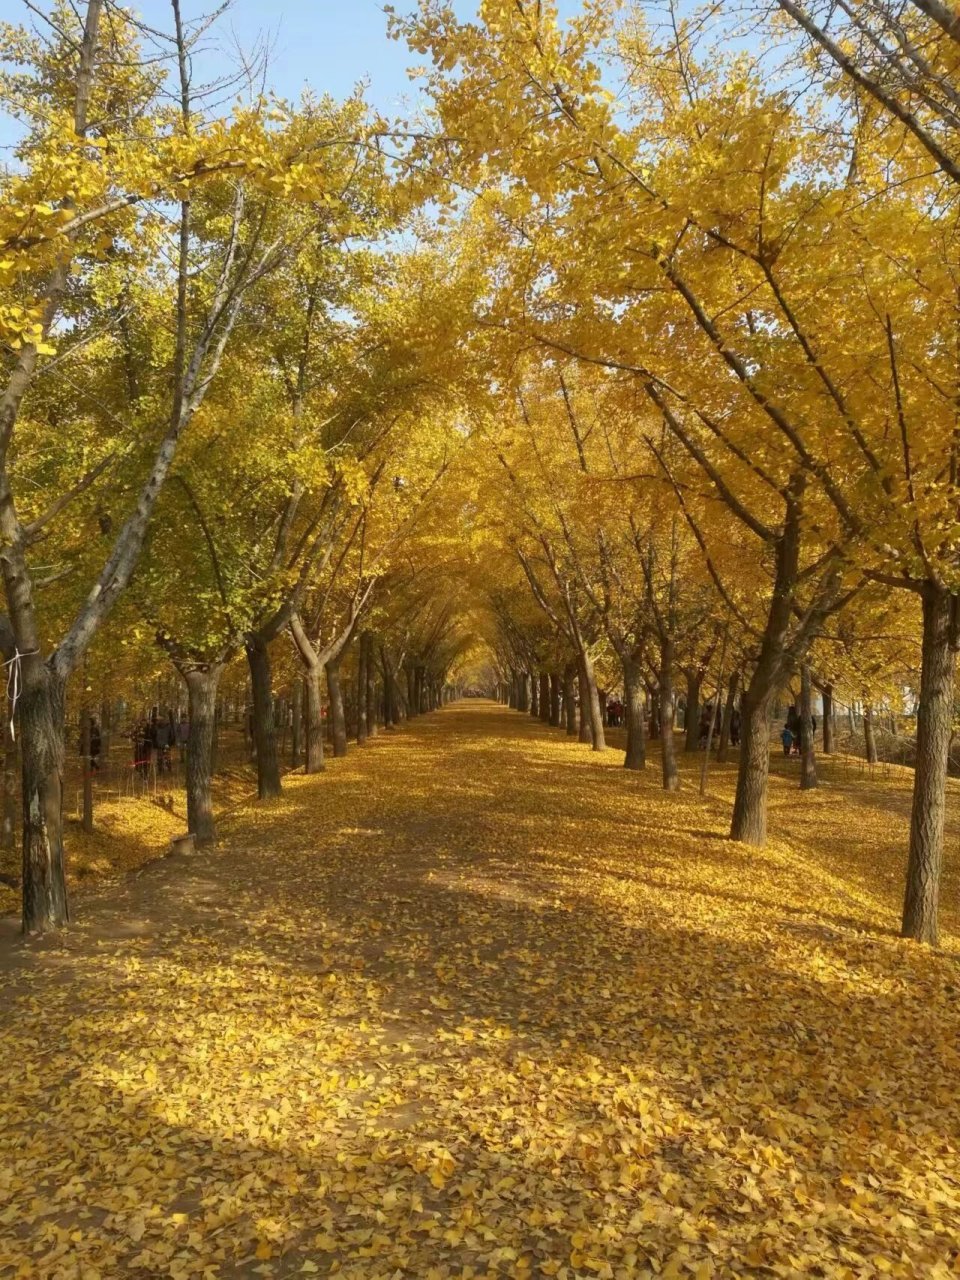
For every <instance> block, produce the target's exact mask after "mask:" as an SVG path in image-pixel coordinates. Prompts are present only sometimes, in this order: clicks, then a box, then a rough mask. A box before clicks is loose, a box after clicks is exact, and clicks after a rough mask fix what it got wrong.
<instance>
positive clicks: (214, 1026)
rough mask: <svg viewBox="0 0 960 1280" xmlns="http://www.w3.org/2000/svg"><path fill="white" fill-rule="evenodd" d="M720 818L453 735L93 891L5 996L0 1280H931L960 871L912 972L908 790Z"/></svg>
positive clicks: (954, 1176)
mask: <svg viewBox="0 0 960 1280" xmlns="http://www.w3.org/2000/svg"><path fill="white" fill-rule="evenodd" d="M652 772H653V771H651V773H652ZM691 781H692V779H691ZM731 787H732V775H731V773H730V772H729V771H728V770H726V769H722V770H718V771H717V772H716V773H715V774H714V775H713V780H712V783H711V792H712V793H713V795H712V798H711V799H709V800H708V801H706V802H703V801H700V800H699V798H697V797H696V796H695V795H694V787H693V786H692V785H690V786H688V787H687V788H686V789H685V790H684V791H682V792H681V793H680V795H679V796H672V797H671V796H666V795H664V794H663V793H662V792H661V791H660V790H659V789H658V788H657V786H656V779H655V777H653V776H647V777H643V778H640V779H637V778H636V777H635V776H631V775H627V774H625V773H624V771H623V769H622V768H620V760H619V755H618V754H616V753H613V752H610V753H607V754H606V755H603V756H600V757H595V756H588V755H586V754H585V753H583V751H582V749H581V748H578V747H577V746H576V745H575V744H572V743H570V742H569V741H567V740H566V739H565V738H564V737H563V736H561V735H560V734H559V733H557V732H556V731H551V730H547V729H545V728H543V727H542V726H540V725H539V724H537V723H535V722H532V721H530V720H529V719H527V718H524V717H520V716H518V715H517V714H516V713H511V712H507V711H503V710H498V709H495V708H493V707H491V706H490V705H489V704H487V705H476V704H475V705H469V704H468V705H466V706H463V705H461V706H460V707H459V708H456V709H454V710H452V711H448V712H445V713H442V714H441V715H440V716H438V717H434V718H432V719H429V720H424V721H419V722H417V723H416V724H415V726H414V727H413V729H412V730H411V732H410V733H408V734H404V735H401V736H388V737H384V736H381V737H380V738H378V739H377V740H376V742H375V743H374V744H372V746H371V748H370V749H369V750H367V751H365V752H362V753H358V754H356V755H354V756H352V757H350V758H349V759H348V760H346V761H343V762H340V761H338V762H337V763H336V766H335V767H333V768H331V770H330V772H328V774H327V775H326V776H325V777H324V778H323V779H322V780H321V779H317V778H297V779H290V780H289V783H288V787H287V791H286V793H285V796H284V798H283V799H282V800H280V801H277V802H275V803H273V804H271V805H270V806H266V807H264V806H255V805H254V804H253V803H250V804H249V805H245V806H240V807H239V808H237V809H236V810H235V811H234V812H233V814H232V815H231V817H230V818H229V819H228V821H227V842H226V849H225V851H224V852H223V853H222V854H220V855H215V856H212V857H209V858H206V857H205V858H203V859H197V861H196V862H195V863H194V864H192V865H191V866H190V867H187V868H184V867H183V866H182V865H181V866H179V867H177V868H176V872H175V874H169V875H166V874H163V873H161V874H159V875H158V874H151V875H150V876H148V877H144V878H142V879H139V880H137V881H135V882H133V886H132V887H131V888H130V890H129V892H128V894H127V895H126V896H125V897H124V899H123V905H122V908H121V911H122V920H121V923H125V922H126V921H127V919H128V918H129V917H131V916H133V917H134V918H136V919H138V920H141V921H142V922H143V924H142V928H141V932H140V933H139V934H137V935H136V936H130V934H129V932H128V931H124V930H123V929H122V928H121V929H120V930H118V929H117V928H116V927H115V925H116V923H117V922H116V920H115V919H114V917H113V916H112V914H111V911H110V896H109V895H107V897H106V898H104V897H102V896H100V897H98V901H97V902H96V903H92V904H90V905H89V906H88V907H87V909H86V910H85V915H87V917H88V918H89V919H90V920H91V921H92V926H91V927H90V928H88V929H87V930H84V931H79V932H77V931H75V932H73V933H71V934H69V935H64V938H63V940H62V941H59V942H58V941H54V940H49V939H48V940H47V941H46V942H43V943H35V944H30V947H29V949H28V950H27V952H26V961H25V963H26V964H27V965H28V966H29V982H25V981H24V979H23V975H22V974H21V973H18V972H17V971H14V972H12V973H10V974H9V975H8V976H7V978H6V980H5V982H4V997H3V1001H2V1008H3V1018H4V1034H5V1053H4V1057H3V1063H4V1066H3V1074H2V1080H0V1088H2V1093H3V1097H4V1099H5V1125H4V1137H3V1157H4V1158H3V1161H2V1172H0V1239H2V1244H0V1267H5V1268H6V1271H5V1274H9V1275H13V1276H20V1277H28V1276H29V1277H34V1276H38V1275H42V1276H44V1277H47V1278H49V1280H66V1278H67V1277H70V1278H71V1280H73V1277H78V1276H79V1277H84V1280H95V1277H98V1276H99V1277H104V1278H106V1277H112V1276H117V1275H129V1276H137V1275H143V1276H147V1275H150V1276H171V1277H186V1276H204V1277H219V1276H231V1275H238V1274H243V1275H258V1276H278V1277H279V1276H287V1275H298V1274H307V1275H310V1274H315V1275H329V1274H337V1275H343V1276H354V1277H363V1278H364V1280H374V1278H375V1277H384V1278H385V1277H392V1276H395V1275H407V1276H418V1277H436V1278H439V1277H475V1278H479V1277H481V1276H483V1277H493V1276H498V1275H499V1276H518V1277H523V1276H531V1277H532V1276H536V1275H542V1276H558V1277H563V1278H564V1280H582V1278H586V1277H608V1278H609V1277H615V1278H616V1280H621V1278H625V1277H634V1276H636V1277H640V1276H654V1275H658V1276H672V1277H686V1276H696V1277H709V1276H717V1277H719V1276H728V1275H774V1276H776V1275H779V1276H802V1275H817V1274H819V1275H829V1276H831V1277H850V1278H851V1280H852V1278H853V1277H857V1278H859V1277H862V1276H902V1277H908V1276H910V1277H915V1276H925V1277H927V1276H931V1277H933V1276H947V1275H950V1274H953V1270H952V1268H955V1265H956V1259H957V1238H958V1235H957V1233H958V1229H960V1196H958V1181H960V1159H958V1149H957V1137H956V1135H957V1133H958V1132H960V1114H958V1111H960V1102H958V1095H957V1090H956V1079H957V1069H958V1067H960V1060H958V1049H957V1037H956V1034H955V1032H956V1004H955V1001H956V973H955V958H954V957H953V955H952V954H950V951H949V948H950V947H951V946H952V947H954V948H955V947H956V944H957V939H958V934H960V929H958V926H960V919H958V917H957V912H956V909H955V904H956V901H957V895H956V881H957V871H958V868H957V866H956V863H955V861H954V860H951V865H950V867H949V872H948V878H947V879H948V885H949V888H950V891H949V892H948V894H947V895H946V897H947V899H948V901H949V902H950V904H951V908H950V910H949V911H948V912H947V913H945V914H946V915H947V918H946V919H945V921H944V924H945V926H946V927H947V928H948V929H949V930H950V933H949V935H948V949H947V952H946V953H940V954H936V953H932V952H929V951H925V950H922V949H920V948H917V947H915V946H913V945H911V944H908V943H903V942H900V941H897V940H895V939H894V938H893V936H892V933H893V929H894V927H895V925H896V920H897V905H898V895H899V857H900V854H899V849H900V847H901V844H902V840H903V828H904V826H905V822H906V812H907V802H908V778H907V775H906V774H904V775H903V776H901V775H899V774H898V773H897V771H895V770H894V771H892V772H891V775H890V777H888V778H887V779H886V780H885V781H884V785H883V788H882V790H880V789H878V788H875V787H874V786H873V785H872V783H871V781H870V779H869V778H868V777H866V776H865V777H863V778H862V779H861V778H860V777H859V776H857V775H856V774H851V775H850V777H849V778H847V779H846V780H838V781H836V782H834V783H833V784H828V785H825V786H824V787H823V788H822V789H821V791H820V792H818V793H817V794H816V795H814V796H809V795H808V796H804V797H803V798H802V808H801V798H800V797H799V794H798V793H796V792H795V791H794V789H793V785H792V782H791V781H787V780H784V779H778V778H775V779H774V783H773V795H772V827H773V831H774V837H775V838H774V840H773V841H772V842H771V845H770V847H769V848H768V849H766V850H764V851H756V850H750V851H747V850H745V849H744V848H741V847H737V846H732V845H730V844H729V843H728V842H727V841H725V840H724V839H723V838H722V832H723V830H724V828H725V816H726V809H727V803H728V797H729V792H730V790H731ZM851 813H856V822H855V823H854V822H851V818H850V815H851ZM956 835H957V832H956V831H955V830H954V831H953V832H952V833H951V835H950V839H949V847H950V848H951V849H952V848H954V847H955V844H956ZM38 1117H40V1118H42V1119H41V1120H40V1121H39V1122H38Z"/></svg>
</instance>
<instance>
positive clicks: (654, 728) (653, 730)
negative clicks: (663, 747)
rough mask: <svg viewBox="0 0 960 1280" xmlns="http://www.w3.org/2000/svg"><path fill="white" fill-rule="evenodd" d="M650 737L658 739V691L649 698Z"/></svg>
mask: <svg viewBox="0 0 960 1280" xmlns="http://www.w3.org/2000/svg"><path fill="white" fill-rule="evenodd" d="M650 737H651V738H659V737H660V690H659V689H657V691H656V693H653V694H651V696H650Z"/></svg>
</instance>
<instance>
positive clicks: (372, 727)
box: [360, 631, 380, 738]
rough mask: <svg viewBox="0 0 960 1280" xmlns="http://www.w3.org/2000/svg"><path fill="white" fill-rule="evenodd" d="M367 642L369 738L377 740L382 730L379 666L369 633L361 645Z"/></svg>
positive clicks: (367, 632) (365, 635)
mask: <svg viewBox="0 0 960 1280" xmlns="http://www.w3.org/2000/svg"><path fill="white" fill-rule="evenodd" d="M364 641H366V650H367V661H366V666H365V669H366V673H367V684H366V705H367V737H369V738H375V737H376V736H377V734H378V732H379V730H380V726H379V725H378V724H377V664H376V660H375V658H374V653H373V636H372V634H371V633H370V632H369V631H365V632H364V633H363V636H362V637H361V640H360V643H361V644H363V643H364Z"/></svg>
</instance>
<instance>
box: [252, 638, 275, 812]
mask: <svg viewBox="0 0 960 1280" xmlns="http://www.w3.org/2000/svg"><path fill="white" fill-rule="evenodd" d="M245 647H246V651H247V662H248V663H249V666H250V687H251V690H252V693H253V739H254V742H255V744H256V756H257V795H258V796H259V797H260V799H261V800H267V799H270V798H271V797H273V796H278V795H280V793H281V790H282V788H281V784H280V758H279V756H278V754H277V725H276V717H275V715H274V707H273V671H272V668H271V665H270V649H269V647H268V646H267V644H265V642H264V641H263V640H262V639H261V638H260V637H259V636H258V635H256V634H252V635H249V636H248V637H247V640H246V646H245Z"/></svg>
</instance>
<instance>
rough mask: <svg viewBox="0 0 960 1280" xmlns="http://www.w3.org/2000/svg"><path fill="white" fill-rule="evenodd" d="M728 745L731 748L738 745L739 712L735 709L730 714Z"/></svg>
mask: <svg viewBox="0 0 960 1280" xmlns="http://www.w3.org/2000/svg"><path fill="white" fill-rule="evenodd" d="M730 745H731V746H732V747H739V745H740V712H739V711H738V710H737V708H736V707H734V708H733V711H732V712H731V713H730Z"/></svg>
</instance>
